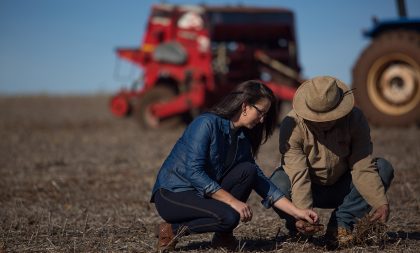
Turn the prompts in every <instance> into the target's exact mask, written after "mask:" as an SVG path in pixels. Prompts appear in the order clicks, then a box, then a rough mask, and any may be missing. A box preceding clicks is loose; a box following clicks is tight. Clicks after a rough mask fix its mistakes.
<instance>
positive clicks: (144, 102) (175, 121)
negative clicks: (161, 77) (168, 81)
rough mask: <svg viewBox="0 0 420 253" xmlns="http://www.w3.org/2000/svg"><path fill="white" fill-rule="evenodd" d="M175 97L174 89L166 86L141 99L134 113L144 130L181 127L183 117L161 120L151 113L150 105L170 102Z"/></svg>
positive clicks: (146, 94) (147, 93) (159, 87)
mask: <svg viewBox="0 0 420 253" xmlns="http://www.w3.org/2000/svg"><path fill="white" fill-rule="evenodd" d="M175 96H176V92H175V90H174V89H171V88H169V87H166V86H156V87H154V88H152V89H151V90H150V91H148V92H146V93H145V94H144V95H143V96H142V97H140V98H139V101H138V103H137V105H136V107H135V111H134V116H135V118H136V119H137V121H138V122H139V124H140V126H141V127H142V128H143V129H158V128H159V129H168V128H172V127H175V126H178V125H180V124H181V122H182V117H181V116H172V117H168V118H164V119H159V118H157V117H155V116H153V115H152V113H151V112H150V105H152V104H155V103H157V102H165V101H169V100H171V99H172V98H174V97H175Z"/></svg>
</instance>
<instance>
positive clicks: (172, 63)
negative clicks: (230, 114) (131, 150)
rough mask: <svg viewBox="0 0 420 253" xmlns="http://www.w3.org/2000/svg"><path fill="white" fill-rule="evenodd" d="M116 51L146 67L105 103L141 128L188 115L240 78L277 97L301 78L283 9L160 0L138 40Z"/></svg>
mask: <svg viewBox="0 0 420 253" xmlns="http://www.w3.org/2000/svg"><path fill="white" fill-rule="evenodd" d="M116 51H117V54H118V56H119V57H120V58H122V59H124V60H127V61H129V62H131V63H134V64H136V65H137V66H138V67H140V69H141V70H142V72H143V73H142V74H141V76H140V78H139V79H138V80H136V81H135V85H133V87H131V88H130V89H123V90H121V91H120V92H119V93H118V94H116V95H115V96H113V97H112V99H111V101H110V109H111V111H112V113H113V114H114V115H116V116H119V117H124V116H130V115H131V116H134V118H136V119H137V121H138V122H139V123H140V125H141V126H142V127H144V128H162V127H170V126H174V125H175V124H179V123H180V122H182V121H185V120H187V121H188V120H191V119H192V118H193V117H195V116H196V115H197V114H199V113H200V112H202V111H203V110H205V109H206V108H209V107H211V106H212V105H213V104H215V103H216V102H218V101H219V99H220V98H221V97H222V96H224V95H225V94H227V93H228V92H229V91H231V90H232V89H233V88H234V87H235V86H236V85H238V84H239V83H241V82H243V81H245V80H249V79H258V80H261V81H263V82H264V83H265V84H267V86H269V87H270V88H271V89H272V90H273V92H274V93H275V95H276V96H277V98H278V100H279V103H280V102H281V101H290V100H291V99H292V98H293V95H294V92H295V90H296V88H297V86H298V85H299V83H300V81H301V77H300V66H299V63H298V55H297V45H296V39H295V26H294V15H293V13H292V12H291V11H289V10H287V9H282V8H259V7H258V8H257V7H245V6H241V5H238V6H218V7H216V6H213V7H210V6H205V5H194V6H190V5H169V4H157V5H154V6H153V7H152V11H151V15H150V16H149V19H148V22H147V27H146V32H145V35H144V38H143V42H142V45H141V46H140V47H137V48H117V50H116Z"/></svg>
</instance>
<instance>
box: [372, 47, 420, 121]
mask: <svg viewBox="0 0 420 253" xmlns="http://www.w3.org/2000/svg"><path fill="white" fill-rule="evenodd" d="M419 69H420V68H419V65H418V64H417V63H416V61H414V60H413V59H412V58H410V57H408V56H406V55H403V54H390V55H386V56H383V57H381V58H379V59H378V60H376V61H375V63H374V64H373V65H372V67H371V68H370V70H369V74H368V80H367V91H368V96H369V98H370V100H371V101H372V103H373V105H374V106H375V107H376V108H377V109H378V110H379V111H381V112H383V113H385V114H389V115H393V116H398V115H403V114H406V113H407V112H409V111H411V110H412V109H414V108H415V107H416V106H417V105H418V104H419V102H420V88H419V85H420V84H419V82H420V73H419Z"/></svg>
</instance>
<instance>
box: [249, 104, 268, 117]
mask: <svg viewBox="0 0 420 253" xmlns="http://www.w3.org/2000/svg"><path fill="white" fill-rule="evenodd" d="M250 105H251V106H252V107H254V108H255V110H257V113H258V116H259V117H261V118H262V117H264V116H265V115H266V114H267V113H266V112H263V111H262V110H261V109H260V108H258V107H257V106H255V105H253V104H250Z"/></svg>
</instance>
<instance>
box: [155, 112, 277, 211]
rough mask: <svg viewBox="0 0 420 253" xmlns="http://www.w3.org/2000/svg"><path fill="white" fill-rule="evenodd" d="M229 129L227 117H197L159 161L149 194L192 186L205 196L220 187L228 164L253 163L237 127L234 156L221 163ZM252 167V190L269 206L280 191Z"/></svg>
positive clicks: (175, 190) (258, 170) (224, 156)
mask: <svg viewBox="0 0 420 253" xmlns="http://www.w3.org/2000/svg"><path fill="white" fill-rule="evenodd" d="M229 131H230V121H229V120H227V119H224V118H222V117H220V116H217V115H215V114H212V113H205V114H202V115H201V116H199V117H197V118H196V119H195V120H194V121H193V122H192V123H191V124H190V125H189V126H188V127H187V129H186V130H185V132H184V134H183V135H182V137H181V138H180V139H179V140H178V141H177V143H176V144H175V146H174V148H173V149H172V151H171V153H170V154H169V156H168V157H167V158H166V160H165V162H164V163H163V165H162V167H161V169H160V171H159V174H158V176H157V180H156V183H155V185H154V187H153V192H152V196H153V194H154V193H155V192H156V191H157V190H158V189H159V188H164V189H167V190H169V191H172V192H181V191H189V190H196V191H197V192H198V195H199V196H201V197H204V198H205V197H208V196H209V195H211V194H212V193H214V192H216V191H218V190H219V189H221V187H220V184H219V182H220V181H221V179H222V178H223V176H224V175H225V174H226V173H227V172H228V171H229V169H230V168H232V167H234V166H236V165H237V164H239V163H243V162H250V163H253V164H255V160H254V158H253V156H252V152H251V143H250V142H249V141H248V139H247V138H246V137H245V134H244V133H243V132H242V130H239V131H240V132H238V133H239V134H238V135H237V136H238V137H237V138H238V142H237V143H238V144H237V145H238V146H237V151H236V154H235V158H234V159H233V162H232V164H231V165H230V166H229V167H227V168H226V167H225V166H224V162H225V159H226V154H227V151H228V149H229V144H230V143H231V140H230V135H229ZM255 167H256V169H257V175H258V176H257V179H256V182H255V186H254V190H255V191H256V192H257V193H258V194H259V195H260V196H261V197H262V198H263V201H262V204H263V205H264V206H265V207H266V208H269V207H270V206H272V204H273V203H274V202H275V201H277V200H278V199H280V198H281V197H283V196H284V194H283V193H282V192H281V191H280V190H279V189H277V187H276V186H275V185H274V184H273V183H272V182H271V181H270V180H269V179H268V178H267V177H266V176H265V175H264V173H263V172H262V171H261V169H260V168H259V167H258V166H257V165H256V164H255ZM152 201H153V197H152Z"/></svg>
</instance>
